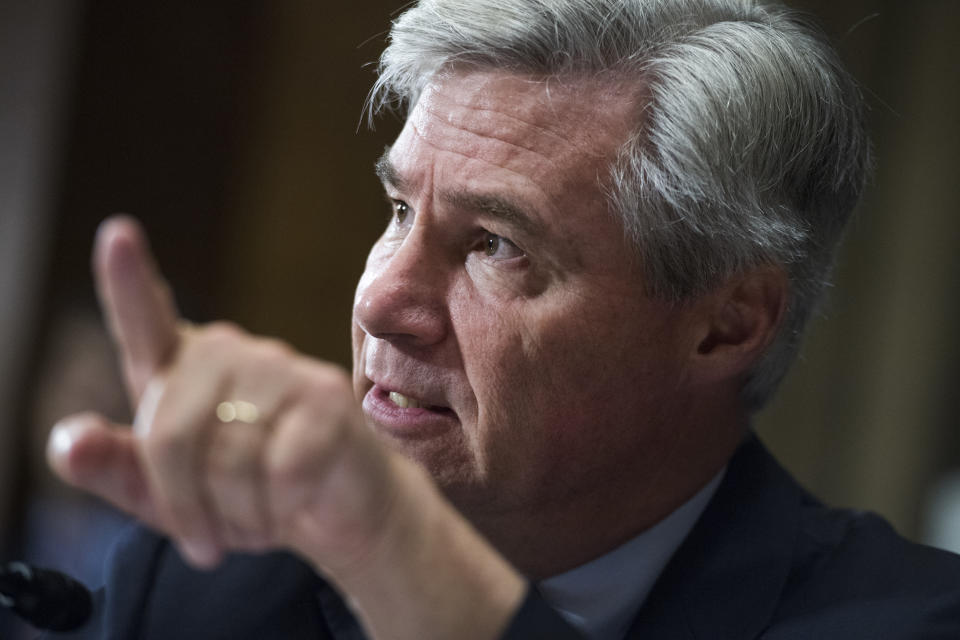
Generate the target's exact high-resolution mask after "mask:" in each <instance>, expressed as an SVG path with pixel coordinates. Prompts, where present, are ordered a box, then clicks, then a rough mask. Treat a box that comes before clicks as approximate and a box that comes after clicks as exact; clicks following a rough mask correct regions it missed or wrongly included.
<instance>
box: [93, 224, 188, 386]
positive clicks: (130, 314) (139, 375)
mask: <svg viewBox="0 0 960 640" xmlns="http://www.w3.org/2000/svg"><path fill="white" fill-rule="evenodd" d="M93 270H94V274H95V277H96V283H97V292H98V294H99V297H100V305H101V307H102V308H103V313H104V315H105V316H106V321H107V326H108V327H109V329H110V333H111V335H112V336H113V341H114V343H115V344H116V345H117V348H118V350H119V354H120V359H121V362H122V365H123V372H124V378H125V380H126V384H127V391H128V393H129V394H130V399H131V401H132V402H133V403H134V405H136V403H137V401H138V400H139V398H140V396H141V395H142V394H143V390H144V389H145V387H146V385H147V383H148V382H149V381H150V379H151V378H152V377H153V376H155V375H156V374H157V373H159V372H160V371H161V370H163V368H165V367H166V365H167V364H168V363H169V361H170V359H171V358H172V357H173V354H174V353H175V351H176V349H177V346H178V344H179V332H178V319H177V316H178V314H177V310H176V306H175V305H174V302H173V296H172V295H171V293H170V288H169V287H168V286H167V283H166V281H164V279H163V277H162V276H161V275H160V273H159V271H158V270H157V267H156V264H155V262H154V260H153V256H152V255H151V253H150V249H149V246H148V243H147V239H146V236H145V235H144V233H143V230H142V229H141V227H140V225H139V224H138V223H137V222H136V220H134V219H133V218H131V217H129V216H114V217H112V218H108V219H107V220H105V221H104V222H103V223H102V224H101V225H100V229H99V231H98V232H97V238H96V241H95V244H94V252H93Z"/></svg>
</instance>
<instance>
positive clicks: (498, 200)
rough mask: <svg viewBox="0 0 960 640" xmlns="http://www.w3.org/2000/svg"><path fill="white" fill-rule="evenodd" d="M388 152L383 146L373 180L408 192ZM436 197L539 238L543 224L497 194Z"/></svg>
mask: <svg viewBox="0 0 960 640" xmlns="http://www.w3.org/2000/svg"><path fill="white" fill-rule="evenodd" d="M389 153H390V147H387V148H386V149H385V150H384V152H383V155H381V156H380V158H379V159H378V160H377V162H376V164H375V165H374V170H375V171H376V174H377V177H378V178H380V181H381V182H383V183H384V184H386V185H390V186H391V187H393V188H395V189H397V190H399V191H405V192H410V191H411V190H412V189H411V187H412V184H411V182H410V180H408V179H407V178H405V177H404V176H402V175H401V174H400V172H399V171H398V170H397V168H396V167H395V166H394V165H393V163H392V162H390V158H389ZM440 198H441V199H442V200H443V201H444V202H445V203H448V204H450V205H452V206H453V207H455V208H458V209H467V210H470V211H475V212H479V213H482V214H484V215H487V216H489V217H491V218H495V219H497V220H502V221H503V222H505V223H507V224H509V225H511V226H513V227H516V228H517V229H519V230H520V231H521V232H523V233H524V234H526V235H528V236H542V235H543V234H544V232H545V228H544V225H543V223H542V222H540V221H539V220H537V219H536V218H534V217H533V216H531V215H530V214H529V213H527V210H528V208H527V207H525V206H523V205H522V204H519V203H517V202H514V201H513V200H511V199H510V198H505V197H503V196H501V195H498V194H493V193H477V192H473V191H467V190H465V189H453V190H445V191H442V192H441V194H440Z"/></svg>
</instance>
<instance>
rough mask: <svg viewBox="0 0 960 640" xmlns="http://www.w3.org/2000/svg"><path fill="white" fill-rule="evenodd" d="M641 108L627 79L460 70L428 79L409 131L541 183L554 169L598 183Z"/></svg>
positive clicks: (558, 175) (557, 174)
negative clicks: (638, 107) (599, 176)
mask: <svg viewBox="0 0 960 640" xmlns="http://www.w3.org/2000/svg"><path fill="white" fill-rule="evenodd" d="M636 113H637V100H636V99H635V92H632V91H631V90H630V89H629V88H628V87H627V86H626V83H624V82H622V81H620V82H618V81H615V80H613V79H598V78H596V77H587V76H582V77H577V76H574V77H561V78H556V77H551V78H541V77H533V76H527V75H519V74H513V73H507V72H502V71H463V70H460V71H457V72H445V73H442V74H440V75H438V76H437V77H435V78H434V79H433V80H432V81H431V82H430V83H428V85H427V86H426V87H425V89H424V91H423V92H422V93H421V94H420V98H419V100H418V101H417V104H416V105H415V106H414V107H413V109H412V110H411V112H410V114H409V116H408V120H407V127H406V128H405V129H406V130H407V131H405V133H408V134H414V136H415V137H416V138H418V139H420V140H423V141H426V142H427V143H429V144H430V145H432V146H434V147H440V148H443V149H444V150H446V151H455V152H462V153H465V154H474V153H476V154H477V155H479V156H480V159H481V160H484V161H486V162H489V163H490V164H492V165H498V166H503V167H507V168H510V169H514V170H518V171H520V172H522V173H524V174H526V175H528V176H529V177H531V178H533V179H534V180H535V181H537V182H542V181H543V179H545V178H547V177H548V176H547V175H546V174H549V173H551V172H552V173H553V174H554V175H553V179H554V180H556V179H558V178H559V179H562V180H574V181H577V182H579V181H580V179H589V180H591V181H592V182H594V183H595V182H596V178H597V176H598V174H604V173H605V172H604V171H603V169H605V168H606V167H608V166H609V163H610V162H611V161H612V160H613V159H614V157H615V156H616V153H617V151H618V150H619V149H620V147H621V146H622V145H623V143H624V142H625V141H626V140H627V138H628V137H629V135H630V133H631V130H632V128H633V124H634V123H635V122H636V120H637V116H636ZM401 137H402V136H401Z"/></svg>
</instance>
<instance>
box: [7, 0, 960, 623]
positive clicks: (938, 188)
mask: <svg viewBox="0 0 960 640" xmlns="http://www.w3.org/2000/svg"><path fill="white" fill-rule="evenodd" d="M403 4H405V2H402V1H400V0H365V1H364V2H354V3H333V2H318V1H316V0H283V1H280V2H244V1H236V0H234V1H231V2H225V1H220V2H213V1H211V2H193V1H191V2H187V1H185V0H167V1H166V2H164V3H145V2H128V1H125V0H0V300H2V304H0V560H8V559H12V558H28V559H33V560H35V561H37V562H41V563H42V564H45V565H47V566H57V567H59V568H61V569H65V570H68V571H70V572H72V573H74V574H75V575H78V576H79V577H81V578H83V579H84V580H85V581H87V582H88V583H89V584H90V585H91V586H97V584H98V583H99V582H100V581H101V580H102V576H101V573H100V571H101V568H100V567H101V564H100V563H101V561H102V557H103V552H104V549H105V548H106V546H107V545H109V542H110V540H111V539H112V537H113V536H114V535H115V532H116V530H117V528H118V527H119V526H121V525H122V522H123V520H122V517H121V516H119V515H118V514H115V513H113V512H112V511H111V510H109V509H108V508H106V507H105V506H103V505H101V504H99V503H97V502H95V501H94V500H92V499H89V498H85V497H82V496H78V495H76V494H75V493H73V492H71V491H69V490H67V489H66V488H64V487H63V486H61V485H59V484H58V483H57V482H56V481H54V480H53V479H52V478H51V477H50V476H49V474H48V472H47V471H46V468H45V465H44V463H43V455H42V451H43V445H44V442H45V438H46V434H47V432H48V431H49V429H50V427H51V426H52V424H53V423H54V422H55V421H56V419H57V418H59V417H60V416H62V415H64V414H66V413H69V412H73V411H77V410H81V409H96V410H99V411H103V412H105V413H106V414H107V415H109V416H111V417H112V418H114V419H117V420H124V419H128V418H129V410H128V409H127V406H126V401H125V398H124V397H123V393H122V390H121V387H120V383H119V381H118V374H117V370H116V365H115V363H114V360H113V354H112V352H111V350H110V345H109V342H108V340H107V339H106V336H105V334H104V331H103V329H102V327H101V325H100V321H99V315H98V311H97V308H96V302H95V297H94V293H93V287H92V282H91V278H90V275H89V268H88V264H89V250H90V245H91V242H92V239H93V236H94V233H95V230H96V227H97V224H98V223H99V221H100V220H101V219H102V218H103V217H104V216H106V215H108V214H110V213H113V212H118V211H125V212H129V213H132V214H135V215H136V216H137V217H139V218H140V220H142V221H143V224H144V225H145V227H146V229H147V231H148V233H149V236H150V238H151V241H152V243H153V247H154V249H155V252H156V254H157V256H158V260H159V262H160V264H161V266H162V268H163V270H164V271H165V273H166V274H167V276H168V278H169V280H170V281H171V283H172V285H173V287H174V290H175V291H176V294H177V297H178V301H179V304H180V307H181V310H182V312H183V313H184V314H185V316H187V317H188V318H190V319H192V320H194V321H207V320H212V319H218V318H229V319H231V320H234V321H236V322H238V323H240V324H242V325H243V326H245V327H246V328H248V329H249V330H251V331H253V332H257V333H263V334H269V335H274V336H279V337H282V338H283V339H285V340H287V341H289V342H290V343H292V344H293V345H295V346H296V347H297V348H299V349H300V350H303V351H305V352H308V353H310V354H314V355H316V356H320V357H323V358H326V359H329V360H333V361H336V362H340V363H342V364H348V359H349V349H348V336H349V333H348V329H349V316H350V303H351V300H352V293H353V286H354V283H355V282H356V279H357V277H358V276H359V274H360V272H361V270H362V265H363V261H364V258H365V254H366V251H367V248H368V247H369V245H370V244H371V243H372V242H373V240H374V239H375V237H376V236H377V235H378V233H379V231H380V229H381V227H382V226H383V224H384V223H385V220H386V211H385V207H384V206H383V204H382V196H381V193H380V188H379V185H378V183H377V181H376V179H375V178H374V177H373V173H372V171H371V167H372V163H373V162H374V160H375V159H376V158H377V157H378V155H379V154H380V152H381V151H382V149H383V146H384V145H385V144H387V143H388V142H389V141H390V140H391V139H392V137H393V136H394V135H395V134H396V132H397V131H398V129H399V123H398V122H397V121H396V120H395V119H391V118H390V117H385V118H381V119H380V120H379V121H378V124H377V128H376V130H375V131H370V130H368V129H367V128H366V126H365V124H364V123H363V122H362V113H361V112H362V106H363V101H364V98H365V96H366V92H367V90H368V88H369V86H370V83H371V82H372V80H373V67H372V66H371V64H370V63H372V62H374V61H375V60H376V59H377V57H378V55H379V52H380V50H381V48H382V46H383V42H384V36H385V33H386V30H387V29H388V28H389V23H390V19H391V17H392V16H393V15H395V12H396V11H397V10H398V8H399V7H400V6H401V5H403ZM791 4H792V5H793V6H796V7H798V8H801V9H804V10H809V11H811V12H813V13H814V14H815V15H816V16H817V17H818V18H819V21H820V22H821V24H823V25H824V27H825V29H826V30H827V32H828V33H829V34H830V35H831V37H832V38H833V39H834V41H835V42H836V43H837V45H838V48H839V49H840V51H841V54H842V55H843V57H844V58H845V59H846V61H847V62H848V64H849V65H850V67H851V68H852V69H853V71H854V73H855V75H856V76H857V77H858V78H859V79H860V80H861V82H862V84H863V86H864V90H865V92H866V94H867V96H868V101H869V104H870V107H871V112H870V118H871V125H872V130H873V135H874V140H875V144H876V150H877V157H878V168H877V172H876V176H875V178H874V180H873V184H872V185H871V188H870V190H869V192H868V194H867V196H866V198H865V201H864V203H863V205H862V206H861V208H860V211H859V214H858V217H857V219H856V220H855V221H854V223H853V225H852V227H851V229H850V233H849V237H848V241H847V243H846V246H845V249H844V251H843V252H842V254H841V256H840V259H839V263H838V268H837V273H836V278H835V283H836V284H835V286H834V287H833V289H832V291H831V295H830V298H829V300H828V301H827V303H826V305H825V306H824V309H823V312H822V314H821V315H822V316H823V317H822V318H819V319H818V320H817V322H816V323H815V324H814V326H813V327H812V328H811V330H810V333H809V338H808V340H807V343H806V346H805V348H804V350H803V353H802V358H801V360H800V362H799V363H798V364H797V366H796V367H795V369H794V371H793V372H792V373H791V375H790V377H789V378H788V380H787V382H786V385H785V387H784V388H783V390H782V392H781V393H780V394H779V396H778V397H777V398H776V400H775V401H774V402H773V404H772V405H771V406H770V407H769V409H768V410H767V411H766V412H764V414H763V415H761V416H760V418H759V419H758V428H759V430H760V432H761V435H762V436H763V438H764V439H765V440H766V441H767V442H768V443H769V445H770V446H771V447H772V448H773V449H774V450H775V452H777V453H778V454H779V455H780V457H781V458H782V459H783V460H784V461H785V463H786V464H787V466H788V467H789V468H790V469H791V470H792V471H793V472H794V473H795V474H796V475H797V476H798V477H799V478H800V479H801V480H802V481H803V482H804V483H805V484H807V485H808V486H809V487H810V488H811V489H813V490H814V491H815V492H816V493H818V494H819V495H821V496H822V497H823V498H825V499H826V500H827V501H828V502H831V503H834V504H838V505H854V506H857V507H860V508H865V509H872V510H875V511H878V512H880V513H882V514H884V515H885V516H887V517H888V518H889V519H890V520H891V521H892V522H893V523H894V524H895V526H896V527H897V528H898V529H899V530H900V531H901V532H902V533H904V534H905V535H907V536H910V537H913V538H916V539H925V540H930V541H934V542H936V543H937V544H941V545H943V546H951V545H956V547H955V548H960V543H958V542H957V540H956V537H957V536H958V535H960V533H958V529H960V515H956V514H960V507H958V506H957V505H958V504H960V497H958V494H960V489H958V486H960V481H958V480H956V476H954V475H953V474H955V473H956V472H957V471H956V470H958V469H960V432H958V429H957V424H956V416H957V414H958V409H960V406H958V404H960V394H958V393H957V392H956V386H957V382H956V381H957V377H956V376H958V374H960V370H958V369H960V357H958V356H960V338H958V332H957V331H956V330H954V327H957V326H960V325H958V321H960V296H958V291H957V289H958V288H957V282H958V276H960V253H958V251H957V248H958V247H960V216H958V215H957V214H958V212H960V180H958V179H957V177H956V173H957V168H958V167H960V162H958V159H960V158H958V155H960V117H958V115H960V69H958V60H960V40H958V39H957V38H956V34H957V33H958V32H960V2H956V1H955V0H918V1H916V2H911V3H906V2H902V1H900V0H845V1H844V2H842V3H839V2H833V1H831V0H796V1H795V2H793V3H791ZM951 518H952V519H954V520H957V521H958V524H957V525H955V526H951V525H950V522H951ZM951 540H952V541H951ZM2 633H3V632H2V628H0V635H2ZM4 637H6V636H4Z"/></svg>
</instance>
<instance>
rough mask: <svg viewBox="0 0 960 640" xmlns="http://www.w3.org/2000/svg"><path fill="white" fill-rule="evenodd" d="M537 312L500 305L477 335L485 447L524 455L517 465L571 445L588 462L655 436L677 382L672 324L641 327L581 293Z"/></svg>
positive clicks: (558, 462) (558, 455)
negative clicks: (572, 301) (573, 301)
mask: <svg viewBox="0 0 960 640" xmlns="http://www.w3.org/2000/svg"><path fill="white" fill-rule="evenodd" d="M539 311H540V312H539V313H531V314H519V313H514V314H510V313H502V314H500V315H499V317H498V318H497V322H498V325H497V326H495V327H494V326H491V325H487V326H488V327H490V329H488V330H487V331H486V332H484V333H483V334H478V335H479V336H481V337H480V339H478V340H477V341H476V347H477V348H478V349H479V353H478V354H477V358H476V360H475V362H476V363H477V366H476V369H477V372H478V373H477V374H476V375H474V376H473V378H474V380H476V383H475V384H474V390H475V392H476V394H477V401H478V404H479V407H480V429H485V430H486V431H485V432H482V435H484V436H486V437H487V438H488V439H489V440H490V441H492V442H494V441H495V442H494V444H492V445H491V446H497V448H509V449H510V450H511V455H509V456H508V458H523V459H522V460H514V463H516V462H519V463H521V464H526V465H529V464H531V463H534V461H536V460H539V461H540V463H541V464H551V466H564V467H566V466H568V465H570V464H573V463H574V462H576V461H572V460H570V459H569V458H570V456H568V455H567V453H568V452H570V453H571V455H574V454H575V455H576V456H578V457H579V462H576V463H577V464H579V465H581V466H582V465H590V464H593V463H592V462H591V461H597V462H599V461H601V460H604V459H607V460H609V459H610V457H611V456H612V455H614V454H615V451H611V449H616V448H617V447H621V446H622V447H624V448H630V447H633V446H641V444H642V443H641V441H642V440H643V439H644V438H645V437H651V438H652V437H656V432H657V431H658V430H659V427H658V425H661V424H663V423H665V420H664V417H663V414H664V413H665V411H664V407H663V405H662V403H661V402H660V400H659V399H660V398H662V397H663V396H664V395H665V394H664V393H663V391H664V390H666V389H667V388H668V387H671V386H674V385H675V384H676V379H675V378H676V376H675V375H674V371H675V370H676V369H677V367H676V358H675V357H674V354H673V350H672V341H673V337H672V336H671V335H670V333H669V323H662V324H661V325H660V326H658V327H656V328H654V327H651V326H650V325H648V326H647V327H646V328H644V327H643V324H644V323H642V322H641V321H640V320H639V319H635V318H633V317H632V315H631V316H627V315H626V313H625V311H624V310H623V309H622V308H609V307H608V308H606V309H602V308H601V307H600V306H599V305H598V304H590V303H589V302H588V301H584V303H583V304H581V305H575V306H570V305H564V306H563V307H562V308H561V309H551V308H549V307H543V308H541V309H540V310H539ZM468 374H469V371H468ZM501 442H506V443H507V445H506V447H501V445H500V443H501Z"/></svg>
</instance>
